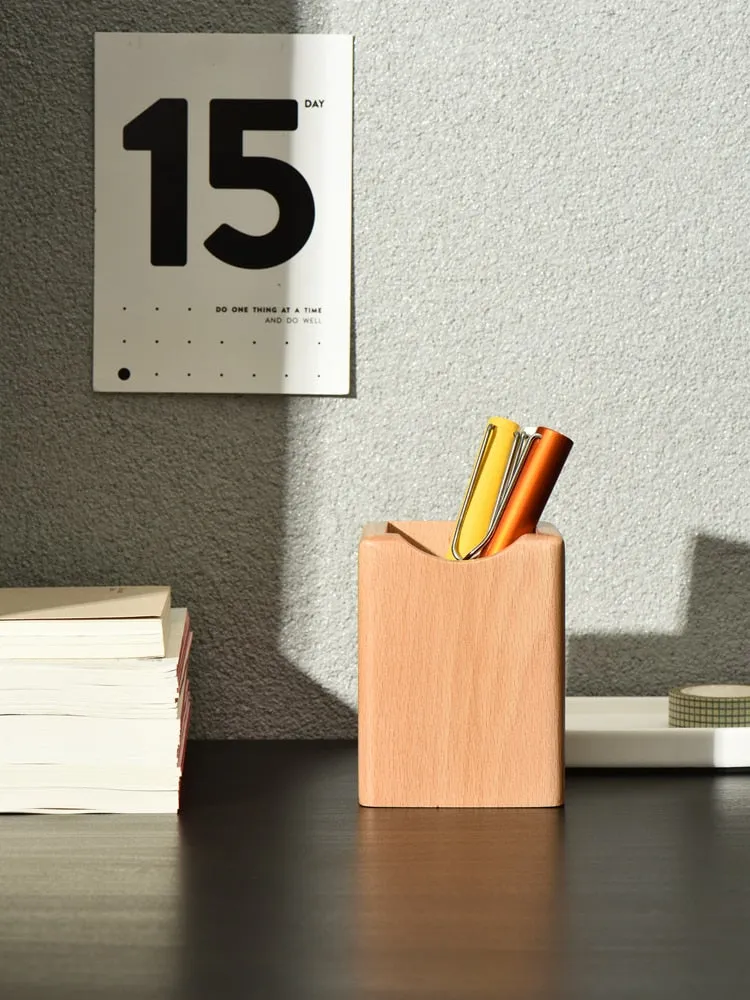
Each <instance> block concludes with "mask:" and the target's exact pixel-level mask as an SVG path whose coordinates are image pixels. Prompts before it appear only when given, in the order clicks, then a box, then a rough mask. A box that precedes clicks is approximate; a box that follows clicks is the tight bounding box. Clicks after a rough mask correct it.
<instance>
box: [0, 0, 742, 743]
mask: <svg viewBox="0 0 750 1000" xmlns="http://www.w3.org/2000/svg"><path fill="white" fill-rule="evenodd" d="M749 29H750V18H749V16H748V14H747V13H746V4H745V3H744V2H732V3H725V2H719V3H717V2H715V0H678V2H673V3H670V4H665V3H663V2H661V0H645V2H638V3H627V4H626V3H620V2H610V3H602V2H597V0H585V2H584V0H556V2H554V3H553V2H542V3H539V2H531V0H525V2H507V3H497V2H495V0H474V2H471V3H467V2H454V3H452V4H450V5H449V4H445V5H440V4H434V3H429V2H427V0H413V2H411V3H409V4H401V3H397V2H395V0H390V2H388V3H384V2H376V0H372V2H369V3H364V2H344V0H339V2H335V0H329V2H327V3H317V2H315V3H314V2H310V0H300V7H299V9H295V8H294V6H293V5H292V4H291V0H286V3H284V2H282V3H273V2H272V0H268V2H267V3H265V4H264V3H252V2H248V3H241V2H240V0H228V2H225V3H222V4H213V3H207V2H195V3H192V4H189V5H185V4H179V3H175V2H173V0H172V2H165V3H163V4H160V5H154V4H152V3H145V2H140V0H137V2H128V3H124V2H120V3H116V2H104V0H101V2H93V0H74V2H71V3H68V4H59V3H56V2H54V3H53V2H52V0H46V2H40V0H38V2H35V3H32V2H31V0H5V3H4V4H3V24H2V26H1V27H0V30H1V31H2V53H1V59H2V65H1V69H0V72H2V75H3V77H2V84H3V86H2V93H3V104H2V130H3V137H2V196H1V197H2V204H1V210H2V220H1V222H2V233H3V243H4V249H3V254H2V271H1V273H0V294H1V301H0V310H1V312H0V379H1V382H0V446H1V452H0V460H1V462H2V465H1V471H2V479H1V480H0V584H4V585H9V584H15V585H22V584H41V583H76V582H81V583H82V582H92V583H97V582H100V583H105V582H113V581H122V582H128V583H136V582H142V581H147V580H156V581H167V582H171V583H172V584H173V586H174V591H175V598H176V600H177V601H178V602H185V603H187V604H188V606H189V607H190V608H191V610H192V612H193V615H194V619H195V625H196V630H197V644H196V652H195V660H194V687H195V706H196V710H195V730H194V732H195V735H198V736H204V737H205V736H217V737H218V736H295V735H303V736H317V735H320V736H339V735H350V734H352V733H353V731H354V727H355V720H354V713H353V706H354V705H355V703H356V651H355V638H356V621H355V599H356V595H355V579H356V576H355V574H356V544H357V537H358V533H359V529H360V525H361V524H362V523H363V522H364V521H367V520H370V519H381V518H385V517H388V516H391V517H404V518H406V517H424V518H430V517H449V516H452V515H454V514H455V510H456V506H457V502H458V500H459V499H460V494H461V492H462V490H463V487H464V484H465V479H466V476H467V474H468V471H469V466H470V464H471V461H472V458H473V454H474V451H475V448H476V445H477V443H478V439H479V438H480V436H481V433H482V429H483V426H484V421H485V418H486V417H487V416H488V415H490V414H493V413H507V414H509V415H512V416H514V417H516V419H519V420H521V421H522V422H524V423H531V422H540V423H547V424H551V425H552V426H554V427H558V428H559V429H561V430H563V431H564V432H566V433H568V434H570V436H571V437H573V438H574V440H575V443H576V445H575V448H574V450H573V453H572V456H571V458H570V460H569V462H568V466H567V467H566V469H565V472H564V474H563V478H562V479H561V481H560V483H559V485H558V488H557V490H556V492H555V495H554V497H553V500H552V502H551V503H550V506H549V508H548V511H547V514H546V517H547V519H549V520H553V521H554V522H555V523H556V524H557V525H558V526H559V528H560V529H561V530H562V531H563V533H564V535H565V537H566V540H567V545H568V624H569V633H570V641H569V674H570V689H571V691H573V692H574V693H604V692H611V693H627V694H635V693H661V692H662V691H663V690H664V689H665V688H666V687H667V686H668V685H669V684H670V683H671V682H673V681H690V680H698V679H703V678H705V679H711V680H719V679H724V678H742V679H744V680H748V681H750V544H748V543H750V471H748V457H749V455H748V441H750V409H749V408H748V405H747V402H748V398H747V397H748V392H747V389H748V375H747V347H746V342H747V326H748V322H749V321H750V285H749V284H748V278H749V277H750V273H749V268H748V254H747V234H748V231H750V218H749V215H750V202H749V201H748V195H747V164H748V156H749V154H750V122H749V120H748V108H749V107H750V104H749V103H748V100H749V98H750V69H749V67H750V41H749V39H750V32H749ZM95 30H105V31H106V30H143V31H158V30H167V31H283V30H299V31H345V32H352V33H354V34H355V35H356V36H357V42H356V62H357V68H356V126H355V197H356V205H355V243H356V251H355V264H356V279H355V292H356V333H355V338H354V346H355V351H356V371H355V374H356V391H355V394H354V395H353V397H352V398H349V399H294V400H285V399H279V398H258V397H256V398H254V397H240V398H235V397H215V398H214V397H200V396H195V397H190V396H182V397H168V396H165V397H156V396H130V397H129V396H119V395H114V396H102V395H97V396H94V395H93V393H92V391H91V388H90V384H91V370H90V369H91V305H92V296H91V289H92V259H93V258H92V184H93V162H92V64H93V43H92V34H93V32H94V31H95Z"/></svg>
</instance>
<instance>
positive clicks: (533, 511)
mask: <svg viewBox="0 0 750 1000" xmlns="http://www.w3.org/2000/svg"><path fill="white" fill-rule="evenodd" d="M536 432H537V434H538V435H539V437H538V439H537V440H536V441H534V442H533V444H532V445H531V448H530V450H529V454H528V456H527V458H526V461H525V463H524V465H523V468H522V469H521V472H520V474H519V476H518V480H517V481H516V485H515V486H514V487H513V491H512V492H511V494H510V496H509V497H508V502H507V504H506V506H505V510H504V511H503V515H502V517H501V518H500V521H499V522H498V525H497V528H495V532H494V534H493V535H492V537H491V538H490V540H489V542H487V544H486V545H485V546H484V548H483V549H482V552H481V554H480V558H481V556H494V555H495V554H496V553H497V552H501V551H502V550H503V549H505V548H507V547H508V546H509V545H510V544H511V542H515V540H516V539H517V538H520V537H521V535H527V534H530V533H531V532H534V531H536V526H537V524H538V522H539V518H540V517H541V516H542V511H543V510H544V508H545V506H546V504H547V501H548V500H549V497H550V494H551V493H552V490H553V489H554V486H555V483H556V482H557V477H558V476H559V475H560V472H561V471H562V467H563V466H564V465H565V460H566V459H567V457H568V455H569V453H570V449H571V448H572V447H573V442H572V441H571V440H570V438H568V437H565V435H564V434H560V433H559V432H558V431H553V430H550V428H549V427H537V431H536Z"/></svg>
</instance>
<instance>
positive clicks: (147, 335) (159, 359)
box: [94, 33, 353, 395]
mask: <svg viewBox="0 0 750 1000" xmlns="http://www.w3.org/2000/svg"><path fill="white" fill-rule="evenodd" d="M352 48H353V46H352V39H351V37H349V36H344V35H211V34H205V35H201V34H195V35H191V34H173V35H169V34H119V33H118V34H97V35H96V79H95V123H94V124H95V167H96V191H95V201H96V221H95V240H96V250H95V281H94V389H96V390H98V391H105V392H229V393H246V392H252V393H302V394H320V395H325V394H333V395H343V394H346V393H348V392H349V366H350V339H351V212H352V190H351V166H352Z"/></svg>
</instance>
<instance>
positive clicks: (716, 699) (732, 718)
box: [669, 684, 750, 729]
mask: <svg viewBox="0 0 750 1000" xmlns="http://www.w3.org/2000/svg"><path fill="white" fill-rule="evenodd" d="M669 724H670V726H675V727H678V728H680V729H731V728H733V727H735V726H750V684H701V685H698V686H696V687H684V688H673V689H672V690H671V691H670V692H669Z"/></svg>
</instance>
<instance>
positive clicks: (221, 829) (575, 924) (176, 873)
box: [0, 740, 750, 1000]
mask: <svg viewBox="0 0 750 1000" xmlns="http://www.w3.org/2000/svg"><path fill="white" fill-rule="evenodd" d="M749 830H750V775H747V774H719V773H716V772H713V771H712V772H710V773H708V774H706V773H697V774H696V773H694V772H680V773H674V772H672V773H670V772H655V771H649V772H647V773H641V774H637V773H634V772H632V771H629V772H619V773H618V772H609V773H606V772H601V771H597V772H595V773H588V774H587V773H585V772H581V771H577V772H574V773H573V774H571V775H570V776H569V779H568V787H567V791H566V806H565V809H564V810H562V809H541V810H539V809H537V810H529V809H497V810H495V809H431V810H426V809H360V808H358V806H357V748H356V746H355V745H354V744H353V743H345V742H341V743H330V742H326V741H316V740H299V741H280V742H265V741H250V742H242V741H227V742H217V743H211V742H198V743H191V744H190V746H189V749H188V755H187V765H186V769H185V809H184V811H183V814H182V816H181V817H180V818H179V822H178V820H177V819H176V817H174V816H172V817H168V816H145V817H131V816H70V817H68V816H66V817H54V816H3V817H0V878H1V879H2V889H3V906H2V907H1V908H0V1000H157V998H158V1000H255V998H259V1000H602V998H603V997H606V998H607V1000H609V998H612V1000H710V998H713V997H716V998H718V1000H747V985H748V982H750V949H749V948H748V946H747V938H748V930H747V929H748V924H749V923H750V879H748V878H747V877H746V873H747V871H748V870H749V869H750V837H749V836H748V831H749Z"/></svg>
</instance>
